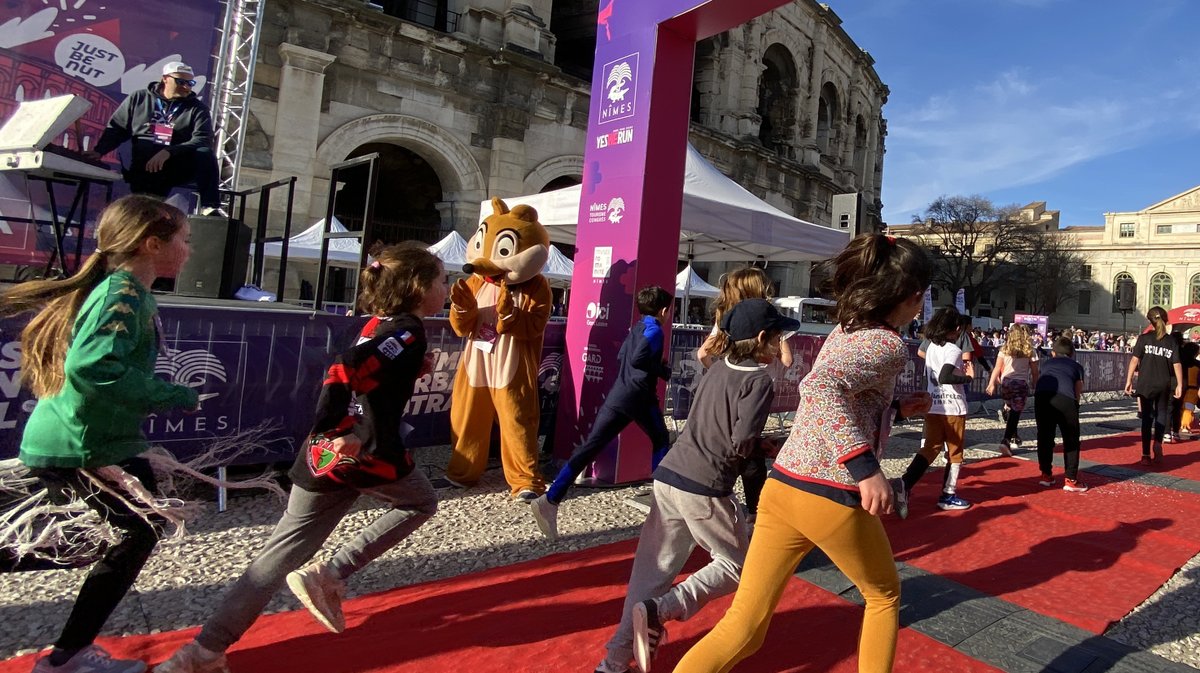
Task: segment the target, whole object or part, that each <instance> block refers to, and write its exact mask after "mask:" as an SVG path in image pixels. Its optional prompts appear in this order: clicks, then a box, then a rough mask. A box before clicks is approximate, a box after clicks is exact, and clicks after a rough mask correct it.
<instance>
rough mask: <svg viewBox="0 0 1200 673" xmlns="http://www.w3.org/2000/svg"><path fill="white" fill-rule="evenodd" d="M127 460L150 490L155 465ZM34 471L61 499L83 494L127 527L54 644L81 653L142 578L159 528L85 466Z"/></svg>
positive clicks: (89, 578)
mask: <svg viewBox="0 0 1200 673" xmlns="http://www.w3.org/2000/svg"><path fill="white" fill-rule="evenodd" d="M143 463H144V461H139V463H138V464H136V465H134V464H125V465H122V467H123V468H124V469H125V470H126V471H127V472H129V473H130V474H133V475H134V476H137V477H138V478H139V479H140V480H141V481H142V483H143V484H144V485H145V486H146V487H147V488H148V489H150V490H153V487H154V483H153V482H154V480H153V476H152V473H151V472H150V471H149V469H148V468H149V465H148V464H145V465H143ZM30 472H31V473H32V474H33V475H34V476H36V477H37V478H38V479H39V480H41V482H42V484H43V485H44V486H45V487H46V488H47V490H48V491H49V495H50V498H51V499H52V500H54V501H56V502H60V503H61V502H66V501H68V500H69V499H70V497H71V496H70V493H71V492H74V493H76V494H78V495H79V496H80V497H82V499H83V501H84V502H85V503H87V505H88V507H91V508H92V509H93V510H95V511H96V512H97V513H98V514H100V516H101V517H103V518H104V520H105V521H107V522H108V523H110V524H112V525H113V526H115V527H117V528H119V529H121V531H122V533H123V535H122V538H121V541H120V542H119V543H117V544H115V545H113V546H112V547H109V548H108V551H106V552H105V553H104V556H103V558H101V559H100V560H99V561H97V562H96V564H95V565H94V566H92V570H91V572H89V573H88V576H87V578H86V579H85V580H84V581H83V586H82V587H81V588H80V589H79V595H78V596H77V597H76V598H75V605H74V607H72V608H71V616H70V617H68V618H67V624H66V626H64V627H63V630H62V633H61V635H59V637H58V642H56V643H54V646H55V647H56V648H58V649H60V650H64V651H66V652H77V651H79V650H81V649H83V648H85V647H87V646H88V645H91V644H92V641H94V640H95V639H96V636H97V635H99V633H100V629H101V628H103V627H104V622H106V621H108V617H109V615H111V614H112V612H113V610H115V609H116V607H117V604H118V603H120V602H121V599H122V598H124V597H125V594H126V593H128V592H129V589H130V587H132V586H133V581H134V580H135V579H137V576H138V573H140V572H141V570H142V566H143V565H145V563H146V559H148V558H150V553H151V552H153V551H154V546H155V545H156V544H158V533H157V532H156V531H155V529H154V527H153V526H151V525H150V524H149V523H147V522H146V520H145V519H144V518H142V516H141V515H139V514H137V513H136V512H133V511H132V510H130V509H129V507H128V506H127V505H125V503H123V502H121V500H120V499H119V498H117V497H115V496H113V495H112V494H110V493H105V492H101V491H97V489H96V488H95V486H94V485H93V484H92V483H91V482H90V481H88V479H87V478H86V477H84V476H83V475H82V474H80V473H79V470H75V469H64V468H37V469H32V470H30Z"/></svg>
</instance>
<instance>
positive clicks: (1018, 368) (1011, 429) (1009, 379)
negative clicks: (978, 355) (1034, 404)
mask: <svg viewBox="0 0 1200 673" xmlns="http://www.w3.org/2000/svg"><path fill="white" fill-rule="evenodd" d="M1037 380H1038V357H1037V351H1035V350H1034V349H1033V341H1032V340H1031V339H1030V338H1029V328H1028V327H1026V326H1024V325H1021V324H1015V325H1013V326H1012V327H1009V328H1008V341H1005V342H1004V345H1003V346H1001V347H1000V352H999V353H998V354H997V355H996V366H995V367H993V368H992V376H991V378H990V379H989V380H988V384H987V394H988V395H995V394H996V384H997V383H999V384H1000V386H999V387H1000V397H1001V399H1003V400H1004V407H1003V412H1002V417H1003V418H1004V439H1002V440H1000V453H1001V455H1005V456H1011V455H1012V454H1013V451H1016V450H1017V449H1018V448H1020V447H1021V438H1020V437H1019V436H1018V435H1017V428H1018V426H1019V424H1020V423H1021V412H1023V411H1025V402H1026V401H1027V400H1028V399H1029V384H1030V383H1033V382H1035V381H1037Z"/></svg>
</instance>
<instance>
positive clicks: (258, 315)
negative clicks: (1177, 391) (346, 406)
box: [0, 305, 565, 462]
mask: <svg viewBox="0 0 1200 673" xmlns="http://www.w3.org/2000/svg"><path fill="white" fill-rule="evenodd" d="M161 315H162V319H163V332H164V335H165V341H166V353H164V354H162V355H160V356H159V360H158V363H157V365H156V366H155V370H156V372H157V373H158V375H159V376H160V377H162V378H164V379H168V380H172V381H175V382H177V383H181V384H184V385H187V386H191V387H193V388H196V389H197V390H198V391H199V393H200V400H201V408H200V412H199V413H196V414H184V413H180V412H175V413H169V414H155V415H151V416H150V417H149V418H148V419H147V420H146V425H145V431H146V436H147V438H149V439H150V441H151V442H154V443H156V444H161V445H163V446H165V447H167V448H168V449H170V450H171V451H173V452H175V453H176V455H180V456H184V457H186V456H190V455H194V454H195V453H196V452H197V451H200V450H203V448H204V446H205V445H206V444H207V442H208V441H210V440H211V439H213V438H214V437H220V436H227V435H232V434H236V433H237V432H239V431H242V430H248V429H250V428H254V427H255V426H257V425H259V424H260V423H263V422H268V423H271V424H272V426H273V428H274V429H273V431H272V433H271V439H270V442H269V447H268V448H269V453H268V454H265V455H264V454H258V455H249V456H246V457H245V461H246V462H270V461H276V460H286V459H289V458H291V457H292V456H294V455H295V451H296V447H298V446H299V445H300V443H301V442H302V441H303V440H304V438H305V437H307V436H308V432H309V430H310V427H311V424H312V420H313V409H314V408H315V407H316V402H317V394H318V392H319V390H320V386H321V382H322V380H323V379H324V376H325V371H326V369H327V368H328V366H329V363H330V362H331V361H332V359H333V354H334V353H335V352H337V351H338V350H341V349H342V348H345V347H346V346H348V345H350V344H352V343H353V342H354V339H355V338H356V337H357V335H358V331H359V329H360V328H361V327H362V325H363V323H364V321H365V319H364V318H346V317H342V316H336V315H333V314H328V313H316V314H311V313H306V312H302V311H287V310H244V309H229V308H194V307H183V306H170V305H165V306H162V307H161ZM425 324H426V329H427V332H428V338H429V355H430V358H431V360H432V363H433V371H431V372H430V373H429V374H426V375H425V376H423V377H421V378H420V379H419V380H418V381H417V383H416V386H415V389H414V394H413V397H412V399H411V400H410V401H409V404H408V407H407V409H406V416H407V418H406V420H407V422H408V423H409V424H410V425H411V426H412V427H413V430H412V432H411V433H410V434H409V435H408V438H407V442H408V445H409V446H411V447H421V446H433V445H440V444H448V443H449V442H450V391H451V390H452V389H453V386H454V374H455V372H456V370H457V369H458V358H459V356H460V354H461V352H462V339H460V338H459V337H458V336H456V335H455V334H454V332H453V330H451V329H450V324H449V322H448V321H446V320H444V319H436V318H435V319H429V320H426V321H425ZM23 326H24V321H23V320H0V458H11V457H13V456H15V455H16V453H17V449H18V448H19V446H20V436H21V431H22V429H23V428H24V426H25V422H26V420H28V418H29V413H30V412H31V411H32V410H33V404H34V400H33V399H32V396H31V395H30V394H29V391H28V390H24V389H22V388H21V384H20V378H19V374H18V369H19V367H20V362H21V347H20V343H19V341H18V338H19V337H20V330H21V328H22V327H23ZM564 326H565V325H564V323H561V322H557V323H551V325H550V327H549V328H548V329H547V330H546V338H545V346H544V351H543V352H544V355H543V358H542V365H541V367H540V369H539V372H538V381H539V383H540V385H541V397H542V402H541V408H542V419H543V420H542V424H543V426H542V427H543V431H545V428H546V424H547V423H548V422H549V421H550V420H551V419H553V417H554V411H555V408H556V405H557V402H558V386H559V377H560V372H561V367H562V352H563V334H564V331H565V330H564Z"/></svg>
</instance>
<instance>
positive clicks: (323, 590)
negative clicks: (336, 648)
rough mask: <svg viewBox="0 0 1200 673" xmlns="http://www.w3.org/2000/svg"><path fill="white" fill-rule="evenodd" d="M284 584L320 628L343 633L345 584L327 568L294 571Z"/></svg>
mask: <svg viewBox="0 0 1200 673" xmlns="http://www.w3.org/2000/svg"><path fill="white" fill-rule="evenodd" d="M287 585H288V588H289V589H291V590H292V593H294V594H296V598H299V599H300V602H301V603H303V604H304V607H306V608H308V611H309V612H311V613H312V616H313V618H314V619H316V620H317V621H318V622H320V623H321V626H324V627H325V628H327V629H329V630H330V631H333V632H334V633H341V632H342V631H344V630H345V628H346V617H345V615H343V614H342V597H343V596H345V595H346V583H345V582H343V581H342V580H340V579H338V578H337V577H334V575H333V572H332V571H330V570H329V568H328V567H327V566H325V565H324V564H322V563H312V564H309V565H307V566H304V567H303V568H301V569H299V570H294V571H292V572H290V573H288V576H287Z"/></svg>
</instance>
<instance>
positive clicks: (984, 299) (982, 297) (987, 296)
mask: <svg viewBox="0 0 1200 673" xmlns="http://www.w3.org/2000/svg"><path fill="white" fill-rule="evenodd" d="M979 303H980V304H990V303H992V291H991V290H985V291H983V292H980V293H979Z"/></svg>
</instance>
